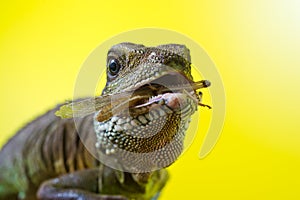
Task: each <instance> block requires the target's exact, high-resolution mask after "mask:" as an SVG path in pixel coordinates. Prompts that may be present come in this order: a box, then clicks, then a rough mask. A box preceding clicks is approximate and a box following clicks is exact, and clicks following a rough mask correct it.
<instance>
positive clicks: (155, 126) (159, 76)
mask: <svg viewBox="0 0 300 200" xmlns="http://www.w3.org/2000/svg"><path fill="white" fill-rule="evenodd" d="M190 62H191V61H190V54H189V50H188V49H187V48H186V47H185V46H183V45H176V44H169V45H160V46H157V47H145V46H143V45H137V44H132V43H121V44H117V45H115V46H113V47H112V48H111V49H110V50H109V52H108V56H107V63H108V64H107V83H106V86H105V88H104V90H103V92H102V95H112V97H113V96H114V95H116V94H119V93H120V92H124V91H133V92H132V94H131V95H132V96H133V97H137V98H136V100H135V101H134V102H133V101H131V103H130V105H129V109H128V110H126V109H125V110H123V109H121V108H123V107H124V106H123V107H122V105H123V104H122V102H117V104H116V105H115V106H116V108H115V111H116V112H113V110H114V108H112V107H113V106H111V105H110V104H109V105H108V106H107V107H108V109H107V110H106V109H104V110H100V111H97V112H96V113H92V114H89V115H86V116H84V117H81V118H78V119H76V125H77V126H78V129H76V126H75V123H74V120H73V119H61V118H59V117H57V116H55V114H54V113H55V112H56V111H57V110H58V107H57V108H55V109H53V110H51V111H49V112H47V113H46V114H44V115H43V116H41V117H39V118H37V119H36V120H34V121H33V122H31V123H30V124H28V125H27V126H25V127H24V128H23V129H21V130H20V131H19V132H18V133H17V134H16V135H15V136H14V137H13V138H12V139H11V140H10V141H9V142H8V143H7V144H6V145H5V146H4V147H3V148H2V150H1V152H0V171H1V174H0V199H36V198H39V199H100V200H101V199H103V200H108V199H111V200H113V199H136V200H144V199H145V200H146V199H156V198H157V197H158V195H159V193H160V191H161V190H162V188H163V187H164V185H165V183H166V181H167V179H168V175H167V172H166V171H165V170H164V169H162V168H165V167H167V166H168V165H170V164H172V163H173V162H174V161H175V160H176V159H177V157H178V156H179V155H180V153H181V152H182V149H183V140H184V133H185V131H186V129H187V127H188V123H189V118H190V116H191V115H192V114H193V113H194V112H195V110H196V109H197V105H200V104H198V103H199V102H200V100H201V97H199V96H198V95H197V94H196V92H195V90H194V89H190V90H188V89H187V90H184V91H185V92H183V91H181V90H176V91H170V90H169V89H168V87H169V86H170V87H171V86H174V85H180V84H181V85H182V84H188V83H191V82H192V80H193V78H192V76H191V68H190ZM182 77H184V78H182ZM206 86H208V85H206ZM136 91H137V92H136ZM162 91H163V92H162ZM199 98H200V99H199ZM132 102H133V103H132ZM124 105H125V104H124ZM79 135H80V136H79ZM85 145H88V146H89V150H92V151H93V152H92V154H93V155H97V157H98V159H99V160H100V161H102V159H104V160H105V159H108V160H109V159H111V160H114V162H115V163H113V164H116V166H117V168H111V167H108V166H106V165H104V164H103V163H101V162H99V160H98V159H96V158H94V156H93V155H92V154H91V153H90V152H89V151H88V150H87V149H86V148H85ZM141 154H142V156H141Z"/></svg>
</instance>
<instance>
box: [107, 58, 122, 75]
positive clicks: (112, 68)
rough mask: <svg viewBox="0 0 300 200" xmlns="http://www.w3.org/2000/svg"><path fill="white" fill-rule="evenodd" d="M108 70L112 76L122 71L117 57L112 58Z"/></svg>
mask: <svg viewBox="0 0 300 200" xmlns="http://www.w3.org/2000/svg"><path fill="white" fill-rule="evenodd" d="M108 70H109V73H110V74H111V75H112V76H115V75H116V74H117V73H118V72H119V71H120V64H119V62H118V61H117V60H116V59H111V60H110V61H109V63H108Z"/></svg>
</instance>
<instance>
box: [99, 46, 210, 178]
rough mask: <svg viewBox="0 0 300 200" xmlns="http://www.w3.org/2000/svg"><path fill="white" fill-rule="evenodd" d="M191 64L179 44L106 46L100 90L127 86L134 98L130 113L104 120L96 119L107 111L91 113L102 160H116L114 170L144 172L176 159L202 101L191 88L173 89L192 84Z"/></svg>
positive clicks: (113, 91)
mask: <svg viewBox="0 0 300 200" xmlns="http://www.w3.org/2000/svg"><path fill="white" fill-rule="evenodd" d="M190 64H191V58H190V53H189V49H188V48H187V47H185V46H184V45H179V44H166V45H160V46H157V47H145V46H143V45H138V44H133V43H121V44H117V45H115V46H113V47H112V48H111V49H110V50H109V51H108V55H107V83H106V86H105V88H104V89H103V92H102V94H103V95H112V96H114V94H119V93H122V92H124V91H131V97H130V98H132V99H135V101H132V102H131V104H130V105H129V108H128V110H129V111H128V112H125V111H124V112H117V113H116V114H112V115H111V116H110V117H109V118H107V117H106V118H105V120H100V119H101V116H102V115H103V114H106V113H103V112H101V111H99V112H98V113H96V114H95V122H94V124H95V131H96V134H97V144H96V146H97V149H98V150H99V153H100V159H102V161H103V162H104V163H109V165H114V163H113V162H114V161H116V162H117V164H116V165H115V166H114V167H116V168H118V169H122V170H126V171H130V172H145V171H152V170H156V169H159V168H164V167H166V166H169V165H170V164H172V163H173V162H174V161H175V160H176V159H177V158H178V156H179V155H180V154H181V152H182V150H183V141H184V137H185V132H186V130H187V128H188V125H189V121H190V117H191V115H192V114H193V113H194V112H195V111H196V110H197V106H198V105H199V104H198V103H199V102H200V100H201V96H200V95H198V94H197V92H196V90H195V89H193V87H187V88H185V89H182V87H177V88H176V86H180V85H181V86H182V85H189V84H192V83H193V77H192V75H191V66H190ZM206 83H208V82H206ZM174 86H175V88H176V89H174ZM207 86H208V85H207ZM170 88H173V89H170ZM122 103H123V102H118V104H122ZM118 104H116V105H117V106H119V105H118ZM120 107H121V106H120ZM112 160H114V161H112Z"/></svg>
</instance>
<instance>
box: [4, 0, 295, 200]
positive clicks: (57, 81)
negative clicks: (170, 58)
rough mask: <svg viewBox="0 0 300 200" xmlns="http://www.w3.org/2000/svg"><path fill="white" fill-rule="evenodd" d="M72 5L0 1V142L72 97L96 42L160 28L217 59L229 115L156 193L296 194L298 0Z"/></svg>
mask: <svg viewBox="0 0 300 200" xmlns="http://www.w3.org/2000/svg"><path fill="white" fill-rule="evenodd" d="M7 2H8V1H7ZM78 2H79V1H47V2H46V1H45V2H43V1H15V0H12V1H9V3H7V4H5V3H3V2H1V3H0V19H1V20H0V29H1V31H0V81H1V83H0V91H1V100H0V111H1V115H0V121H1V126H0V133H1V136H0V143H1V144H3V143H4V142H5V141H6V140H7V139H8V138H9V137H10V136H11V135H13V134H14V132H15V131H17V130H18V129H19V128H20V127H22V126H23V125H24V124H25V123H26V122H28V121H30V120H31V119H33V118H34V117H36V116H38V115H39V114H41V113H43V112H44V111H45V110H47V109H49V108H51V107H52V106H54V105H55V104H56V103H59V102H62V101H64V100H65V99H70V97H72V93H73V86H74V82H75V80H76V75H77V73H78V71H79V69H80V67H81V64H82V63H83V61H84V60H85V59H86V57H87V55H89V53H90V52H91V51H92V50H93V49H94V48H95V47H96V46H98V45H99V44H100V43H101V42H103V41H105V40H107V39H108V38H110V37H111V36H113V35H116V34H119V33H120V32H123V31H126V30H131V29H136V28H143V27H161V28H167V29H171V30H175V31H178V32H181V33H183V34H186V35H187V36H189V37H191V38H193V39H194V40H195V41H196V42H198V43H199V44H200V45H201V46H202V47H204V48H205V49H206V50H207V53H208V54H209V55H210V56H211V58H212V59H213V60H214V61H215V64H216V65H217V67H218V69H219V72H220V74H221V76H222V78H223V81H224V86H225V89H226V97H227V113H226V121H225V124H224V129H223V132H222V135H221V138H220V140H219V142H218V143H217V145H216V147H215V148H214V150H213V151H212V152H211V154H210V155H209V156H208V157H206V158H205V159H203V160H200V159H199V158H198V154H199V149H200V146H201V144H202V141H203V137H204V136H203V135H201V134H198V135H197V137H196V139H195V141H194V143H193V144H192V146H191V148H189V149H188V151H187V152H186V153H185V154H184V155H183V156H182V157H181V159H180V160H179V161H178V162H177V163H175V164H174V165H173V166H171V167H170V172H171V176H172V177H171V180H170V182H169V184H168V185H167V187H166V188H165V190H164V192H163V195H162V198H161V199H162V200H170V199H254V198H255V199H300V191H299V187H300V171H299V169H300V135H299V130H300V123H299V119H300V109H299V108H300V105H299V102H300V95H299V94H298V92H299V89H297V88H298V86H299V84H300V80H299V75H300V73H299V71H300V70H299V69H298V68H299V65H300V12H299V8H300V2H299V1H296V0H294V1H292V0H286V1H282V0H281V1H279V0H244V1H242V0H227V1H221V0H220V1H213V0H212V1H175V0H173V1H171V0H170V1H156V0H152V1H112V2H111V3H109V1H103V2H100V1H94V2H92V1H85V2H86V3H78Z"/></svg>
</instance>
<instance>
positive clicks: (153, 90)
mask: <svg viewBox="0 0 300 200" xmlns="http://www.w3.org/2000/svg"><path fill="white" fill-rule="evenodd" d="M209 85H210V82H209V81H206V80H205V81H200V82H194V81H193V80H190V79H188V78H187V77H186V76H185V75H183V74H181V73H175V72H173V73H169V74H166V75H162V76H160V77H158V78H156V79H154V80H152V81H149V82H147V83H144V84H143V85H142V86H140V87H138V88H136V89H135V90H134V92H133V94H132V97H135V98H137V99H139V100H137V101H135V102H133V104H131V106H134V107H137V108H138V107H143V106H146V105H150V104H153V103H155V102H159V101H161V100H163V98H165V97H167V98H171V99H172V100H176V99H177V98H176V96H178V94H186V95H187V96H188V97H189V98H191V99H193V100H194V101H195V102H196V103H200V101H201V97H199V95H198V94H197V91H196V90H197V89H200V88H202V87H203V88H204V87H208V86H209Z"/></svg>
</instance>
